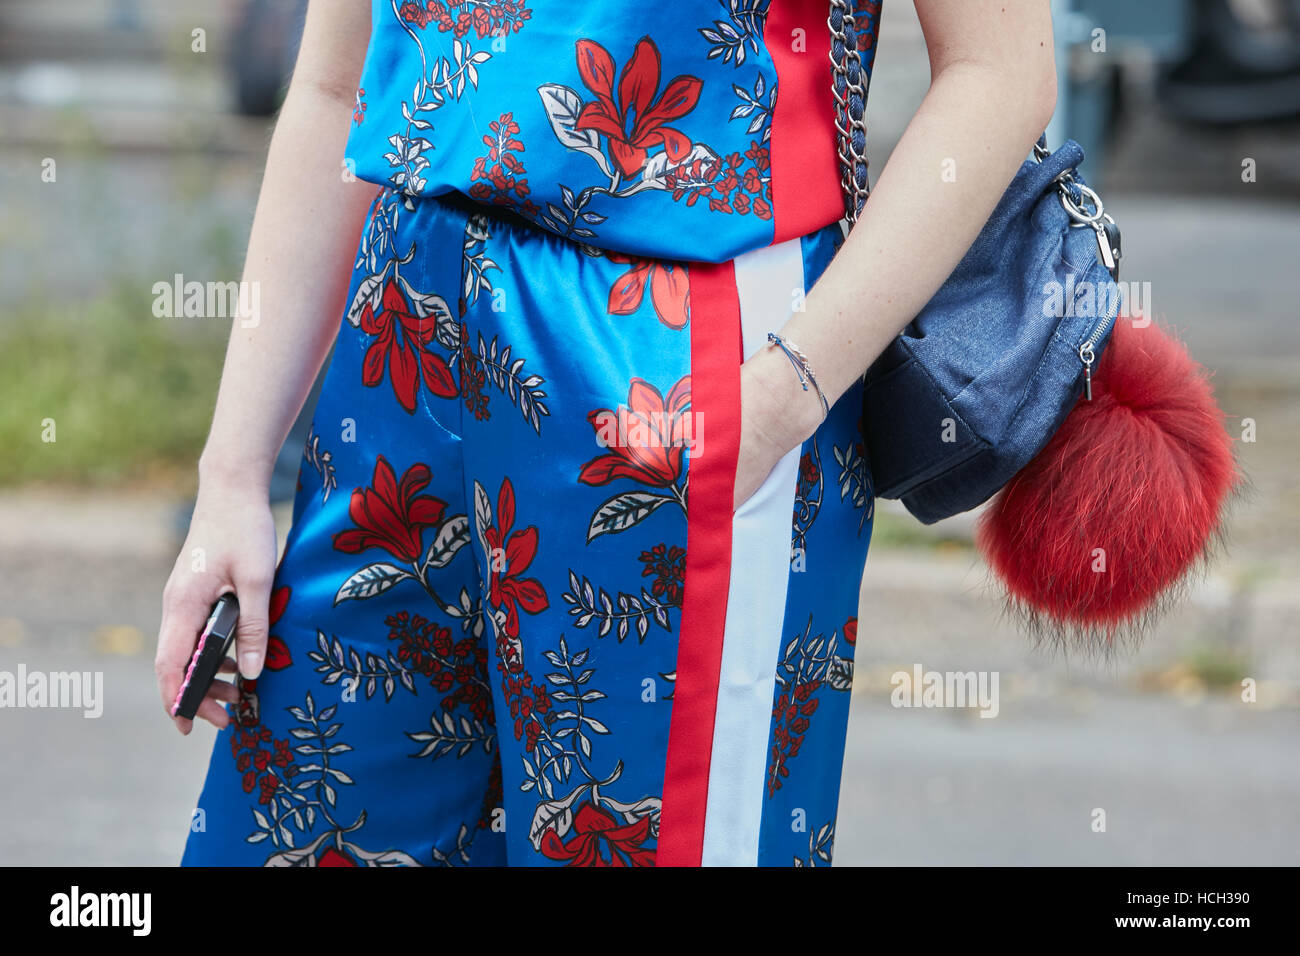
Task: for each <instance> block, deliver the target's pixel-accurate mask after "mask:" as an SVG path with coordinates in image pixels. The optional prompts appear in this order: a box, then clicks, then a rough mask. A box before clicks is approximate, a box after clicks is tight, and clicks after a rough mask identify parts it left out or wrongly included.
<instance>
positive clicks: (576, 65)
mask: <svg viewBox="0 0 1300 956" xmlns="http://www.w3.org/2000/svg"><path fill="white" fill-rule="evenodd" d="M372 2H373V14H372V18H373V23H372V32H371V39H370V48H369V51H368V53H367V57H366V64H365V68H364V71H363V73H362V78H361V83H360V90H359V91H358V93H357V106H356V111H355V113H354V116H353V125H352V130H351V134H350V136H349V139H348V147H347V158H348V160H349V161H350V163H351V164H352V165H353V167H354V169H355V172H356V175H357V176H358V177H360V178H362V179H365V180H369V181H372V182H376V183H380V184H383V185H386V186H390V187H393V188H396V189H400V190H403V191H405V192H408V193H411V194H414V195H420V196H436V195H440V194H445V193H448V192H451V191H457V192H461V193H464V194H465V195H467V196H469V197H471V198H472V199H474V200H476V201H478V202H482V203H486V204H492V205H499V206H506V207H508V208H510V209H511V210H512V211H514V212H515V213H518V214H520V215H522V216H524V217H525V218H527V219H528V220H530V221H532V222H533V223H535V224H536V225H538V226H540V227H542V228H545V229H548V230H551V231H553V232H556V233H558V234H560V235H562V236H565V237H566V238H569V239H572V240H574V241H577V242H585V243H589V244H591V245H594V246H598V247H601V248H605V249H612V250H618V251H620V252H625V253H629V254H634V255H644V256H653V257H658V258H671V259H688V260H704V261H714V262H721V261H725V260H727V259H731V258H734V257H735V256H737V255H739V254H740V253H742V252H746V251H749V250H751V249H755V248H758V247H761V246H765V245H769V244H771V243H773V242H778V241H782V240H784V239H789V238H793V237H795V236H800V235H804V234H806V233H809V232H811V231H813V230H815V229H818V228H820V227H822V226H825V225H828V224H830V223H832V222H834V221H835V220H837V219H838V218H840V216H841V215H842V214H843V200H842V199H841V196H840V186H839V173H838V169H837V165H836V159H835V131H834V121H833V114H832V107H831V91H830V76H831V74H830V66H829V62H828V59H827V53H828V49H829V32H828V28H827V25H826V16H827V9H828V3H827V0H677V2H675V3H672V4H666V5H665V4H650V3H643V2H631V0H603V2H594V0H589V2H585V3H582V2H580V3H574V2H573V0H566V2H561V0H470V2H459V3H457V2H450V0H419V2H416V0H406V2H403V0H372ZM856 7H857V9H858V13H859V15H858V18H857V19H858V26H859V32H860V36H861V41H860V42H861V45H862V46H863V47H864V49H865V52H864V54H863V59H864V65H865V66H866V67H867V68H868V69H869V68H870V61H871V58H872V55H873V54H874V51H875V42H874V41H875V34H876V29H877V25H878V20H879V9H880V4H879V2H872V0H857V2H856Z"/></svg>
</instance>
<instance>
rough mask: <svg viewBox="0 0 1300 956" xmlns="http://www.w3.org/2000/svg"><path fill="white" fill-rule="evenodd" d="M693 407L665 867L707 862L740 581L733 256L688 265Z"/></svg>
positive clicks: (659, 859)
mask: <svg viewBox="0 0 1300 956" xmlns="http://www.w3.org/2000/svg"><path fill="white" fill-rule="evenodd" d="M689 276H690V303H691V326H690V328H691V410H692V414H693V415H694V416H695V418H696V422H695V424H697V425H698V426H699V428H698V429H697V430H696V431H695V432H694V434H698V435H700V436H701V442H700V448H699V452H700V453H699V454H696V455H694V456H693V457H692V458H691V459H690V464H689V465H688V469H689V470H688V472H687V474H688V480H689V489H690V490H689V491H688V498H687V511H686V577H685V590H684V592H683V596H682V620H681V627H680V628H679V633H678V635H677V681H676V683H675V685H674V687H673V710H672V719H671V723H670V726H669V729H668V757H667V763H666V766H665V768H664V792H663V807H662V809H661V811H660V817H659V850H658V853H657V854H656V861H655V862H656V864H657V865H658V866H699V865H700V856H701V853H702V850H703V847H704V812H705V807H706V805H707V803H708V798H709V761H710V758H711V755H712V751H713V719H714V714H715V712H716V709H717V703H718V698H717V695H718V673H719V671H720V669H721V666H722V636H723V631H724V630H725V628H726V623H727V591H728V588H729V587H730V584H731V517H732V507H731V505H732V501H733V500H734V498H735V487H736V458H737V455H738V454H739V451H740V361H741V348H740V334H739V332H740V301H739V299H738V298H737V296H736V271H735V269H734V268H733V266H732V264H731V263H730V262H723V263H719V264H712V263H695V264H692V265H691V266H690V267H689Z"/></svg>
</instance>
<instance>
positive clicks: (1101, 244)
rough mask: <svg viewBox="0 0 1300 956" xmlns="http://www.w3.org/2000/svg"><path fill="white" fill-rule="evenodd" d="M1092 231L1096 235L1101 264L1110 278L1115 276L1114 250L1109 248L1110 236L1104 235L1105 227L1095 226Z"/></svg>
mask: <svg viewBox="0 0 1300 956" xmlns="http://www.w3.org/2000/svg"><path fill="white" fill-rule="evenodd" d="M1092 228H1093V230H1094V231H1095V232H1096V233H1097V249H1098V251H1100V252H1101V264H1102V265H1103V266H1105V267H1106V271H1107V272H1109V273H1110V274H1111V275H1112V276H1114V275H1115V250H1113V249H1112V248H1111V247H1110V236H1108V235H1107V234H1106V227H1105V226H1103V225H1100V224H1096V225H1094V226H1093V227H1092Z"/></svg>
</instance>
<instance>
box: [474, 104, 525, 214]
mask: <svg viewBox="0 0 1300 956" xmlns="http://www.w3.org/2000/svg"><path fill="white" fill-rule="evenodd" d="M514 115H515V114H514V113H513V112H510V113H502V114H501V116H500V117H499V118H498V119H495V120H493V121H492V122H491V123H489V124H488V129H489V130H491V133H490V134H484V136H483V143H484V145H486V146H487V147H488V152H487V155H486V156H480V157H479V158H478V159H476V160H474V170H473V172H471V173H470V176H469V178H470V182H471V183H473V185H472V186H470V188H469V194H470V196H471V197H473V198H474V199H477V200H478V201H479V202H490V203H493V204H495V205H498V206H510V207H513V208H517V209H518V210H519V211H520V212H521V213H523V214H524V215H526V216H534V215H536V213H537V204H536V203H535V202H533V201H532V200H531V199H528V198H527V196H528V193H529V191H530V190H529V188H528V180H527V179H524V178H522V177H523V175H524V174H525V173H526V172H528V170H526V169H525V168H524V164H523V162H522V161H521V160H520V159H519V157H518V156H516V155H515V153H522V152H523V151H524V144H523V143H522V142H521V141H520V140H518V139H516V138H515V134H517V133H518V132H519V124H518V123H516V122H515V120H514ZM521 200H522V201H521Z"/></svg>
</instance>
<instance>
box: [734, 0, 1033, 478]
mask: <svg viewBox="0 0 1300 956" xmlns="http://www.w3.org/2000/svg"><path fill="white" fill-rule="evenodd" d="M916 8H917V12H918V13H919V15H920V19H921V27H922V29H923V30H924V32H925V40H926V46H927V48H928V49H929V55H930V70H931V84H930V89H929V92H928V93H927V94H926V96H925V99H924V101H923V102H922V103H921V106H920V108H919V109H918V110H917V112H916V115H915V116H914V117H913V118H912V121H911V122H910V124H909V125H908V127H907V130H906V131H905V133H904V134H903V137H902V139H901V140H900V141H899V143H898V146H897V147H896V148H895V150H894V152H893V154H892V155H891V156H890V158H889V162H888V163H887V164H886V166H885V168H884V170H883V172H882V173H881V175H880V178H879V181H878V182H877V183H876V184H875V186H874V187H873V189H872V192H871V198H870V200H868V202H867V204H866V207H865V209H864V210H863V213H862V216H861V218H860V220H859V222H858V224H857V226H856V227H855V228H854V230H853V232H852V233H851V234H850V235H849V238H848V239H847V240H846V241H845V243H844V246H843V248H842V249H841V250H840V252H839V254H838V255H837V256H836V257H835V259H834V260H833V261H832V262H831V264H830V266H828V267H827V269H826V272H825V274H824V275H823V276H822V278H821V279H820V280H819V281H818V283H817V285H816V286H815V287H814V289H813V290H812V292H811V293H809V295H808V299H807V303H806V309H805V311H803V312H797V313H795V314H794V315H793V316H792V317H791V318H790V320H789V321H788V322H787V323H786V324H785V326H784V328H782V329H780V330H779V331H780V332H781V334H783V335H785V336H787V337H788V338H789V339H790V340H791V341H793V342H795V343H796V344H797V345H798V346H799V348H800V349H801V350H802V351H803V352H804V353H805V354H806V355H807V357H808V361H809V364H810V365H811V366H812V368H813V371H814V372H815V373H816V376H817V382H818V384H819V385H820V386H821V388H822V391H823V392H825V394H826V398H827V399H828V401H830V402H831V403H832V404H833V403H834V402H835V400H836V399H837V398H838V397H839V396H840V395H842V394H843V393H844V392H845V391H846V390H847V389H848V388H849V386H851V385H852V384H853V382H854V380H855V379H857V378H858V377H859V376H860V375H861V374H862V373H863V372H864V371H865V370H866V369H867V367H868V366H869V365H870V364H871V363H872V362H873V361H875V359H876V357H877V356H879V355H880V353H881V352H882V351H883V350H884V348H885V346H886V345H888V344H889V342H890V340H891V339H893V337H894V336H896V335H897V334H898V333H899V332H900V331H902V329H903V327H904V326H905V325H907V323H908V322H909V321H911V320H912V318H913V317H915V315H916V314H917V313H918V312H920V310H921V309H922V308H923V307H924V306H925V304H926V303H927V302H928V301H929V300H930V298H931V297H932V296H933V295H934V293H935V292H936V291H938V289H939V287H940V286H941V285H942V284H943V282H944V280H945V279H947V277H948V275H949V274H950V273H951V272H952V270H953V269H954V268H955V267H956V265H957V263H958V262H960V261H961V258H962V256H964V255H965V253H966V251H967V249H969V248H970V246H971V244H972V243H973V242H974V241H975V237H976V236H977V235H978V234H979V231H980V229H981V228H982V227H983V225H984V223H985V222H986V221H987V219H988V217H989V214H990V213H992V211H993V207H994V206H995V205H996V204H997V201H998V199H999V198H1000V197H1001V195H1002V193H1003V192H1004V191H1005V190H1006V187H1007V185H1008V184H1009V183H1010V182H1011V180H1012V178H1013V177H1014V176H1015V173H1016V170H1017V169H1018V168H1019V166H1020V164H1021V162H1023V161H1024V159H1025V157H1026V156H1027V155H1028V153H1029V150H1030V147H1031V146H1032V145H1033V143H1034V141H1035V140H1036V139H1037V138H1038V136H1039V134H1041V133H1042V131H1043V129H1044V128H1045V127H1046V125H1047V122H1048V120H1050V119H1051V116H1052V112H1053V110H1054V109H1055V105H1056V71H1055V63H1054V57H1053V49H1052V22H1051V15H1050V12H1049V6H1048V2H1047V0H916ZM827 95H829V93H828V94H827ZM867 118H868V127H870V110H869V109H868V117H867ZM946 169H951V170H953V171H954V172H955V176H951V177H945V176H944V172H945V170H946ZM949 179H951V181H948V180H949ZM742 404H744V405H746V406H747V410H746V411H745V414H744V419H745V426H746V429H747V430H748V431H749V432H750V434H749V436H748V440H746V439H745V438H742V445H741V462H740V470H741V474H739V475H738V477H737V488H736V501H737V503H739V502H741V501H743V500H744V499H745V498H747V497H748V496H749V495H750V494H752V492H753V491H754V490H755V489H756V488H757V487H758V485H759V484H760V483H761V482H762V480H763V478H764V477H765V476H766V474H767V473H768V471H769V470H770V469H771V467H772V465H773V464H774V463H775V461H776V460H777V459H778V458H779V457H780V455H781V454H783V453H784V452H785V451H787V450H789V449H790V448H794V447H796V446H797V445H798V444H799V443H801V442H802V441H803V440H804V439H806V438H807V437H808V436H809V435H811V434H812V432H813V431H814V430H815V429H816V427H817V425H818V424H819V423H820V421H821V417H822V407H821V402H820V401H819V400H818V399H817V397H816V394H815V393H813V392H811V391H809V392H804V391H802V389H801V388H800V386H799V383H798V380H797V378H796V377H795V374H794V370H793V368H791V366H790V363H789V360H788V359H787V358H786V357H785V356H784V355H783V354H781V353H780V352H779V351H778V350H776V349H763V350H761V351H760V352H759V353H757V355H755V356H754V357H753V358H752V359H750V360H749V361H748V362H746V363H745V369H744V374H743V375H742ZM747 446H749V447H748V448H747Z"/></svg>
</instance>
